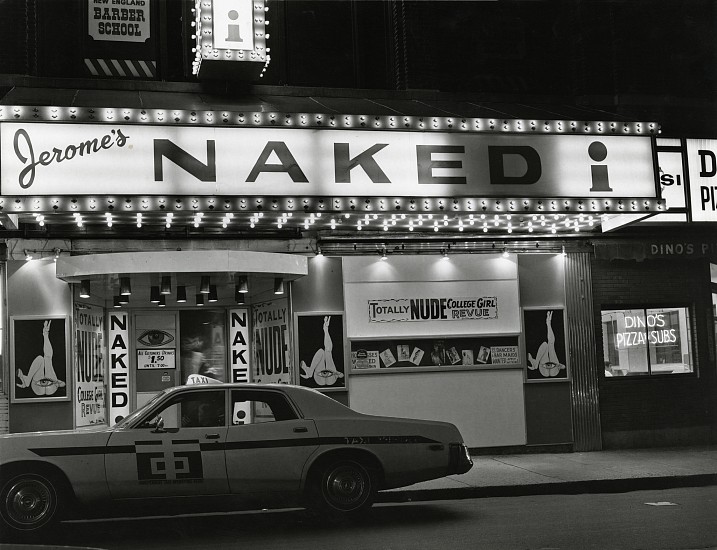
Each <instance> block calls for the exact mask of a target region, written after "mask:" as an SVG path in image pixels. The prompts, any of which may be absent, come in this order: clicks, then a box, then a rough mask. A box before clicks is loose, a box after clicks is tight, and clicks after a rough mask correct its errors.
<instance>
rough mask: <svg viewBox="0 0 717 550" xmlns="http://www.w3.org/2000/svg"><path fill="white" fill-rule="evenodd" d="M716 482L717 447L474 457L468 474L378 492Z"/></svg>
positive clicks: (524, 491) (558, 490)
mask: <svg viewBox="0 0 717 550" xmlns="http://www.w3.org/2000/svg"><path fill="white" fill-rule="evenodd" d="M699 485H717V446H705V447H670V448H657V449H629V450H618V451H595V452H582V453H548V454H512V455H490V456H482V455H481V456H473V468H471V469H470V471H468V472H467V473H465V474H462V475H455V476H449V477H445V478H442V479H436V480H432V481H427V482H424V483H416V484H414V485H410V486H409V487H403V488H400V489H392V490H390V491H385V492H382V493H380V494H379V498H378V501H379V502H404V501H410V500H441V499H456V498H476V497H491V496H518V495H537V494H576V493H609V492H625V491H635V490H642V489H663V488H668V487H688V486H699Z"/></svg>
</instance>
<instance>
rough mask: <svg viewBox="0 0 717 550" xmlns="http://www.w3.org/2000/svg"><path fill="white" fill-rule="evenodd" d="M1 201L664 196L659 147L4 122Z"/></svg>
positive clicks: (614, 141) (635, 139)
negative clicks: (659, 186)
mask: <svg viewBox="0 0 717 550" xmlns="http://www.w3.org/2000/svg"><path fill="white" fill-rule="evenodd" d="M0 141H1V145H0V147H1V151H2V157H1V159H0V166H1V172H0V175H1V180H0V181H1V183H0V185H1V187H0V192H1V193H2V195H7V196H29V195H34V196H39V195H96V194H98V193H102V194H121V195H205V196H206V195H225V196H232V195H234V196H236V195H270V196H286V195H304V196H334V197H350V196H359V197H364V196H370V197H376V196H395V197H408V196H421V197H441V196H453V197H467V196H484V197H490V196H496V197H498V196H518V197H586V198H589V197H606V198H616V199H617V198H623V197H644V198H648V197H655V196H656V185H655V175H654V171H653V156H652V140H651V138H650V137H641V136H602V135H601V136H595V135H550V134H548V135H546V134H542V135H530V136H527V135H515V134H511V135H488V134H460V133H455V132H453V133H450V132H446V133H440V132H431V133H426V132H407V131H406V132H404V131H361V130H358V131H356V130H321V129H318V130H317V129H289V128H215V127H163V126H139V125H121V124H118V125H110V124H101V125H100V124H84V123H75V124H63V123H24V122H22V123H15V122H3V123H2V124H0Z"/></svg>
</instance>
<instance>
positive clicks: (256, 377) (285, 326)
mask: <svg viewBox="0 0 717 550" xmlns="http://www.w3.org/2000/svg"><path fill="white" fill-rule="evenodd" d="M288 311H289V301H288V300H287V299H286V298H281V299H279V300H273V301H271V302H261V303H259V304H256V305H254V306H253V307H252V330H253V333H254V335H253V342H254V349H253V351H252V358H253V363H252V382H257V383H261V384H292V383H294V381H293V380H292V376H293V375H292V368H291V353H290V351H289V350H290V349H291V341H290V335H289V320H288V317H287V315H288Z"/></svg>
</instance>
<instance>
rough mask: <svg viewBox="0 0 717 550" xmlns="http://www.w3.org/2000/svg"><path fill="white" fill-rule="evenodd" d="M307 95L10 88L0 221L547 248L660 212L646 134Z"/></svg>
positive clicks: (388, 96) (2, 110)
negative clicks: (528, 241) (477, 237)
mask: <svg viewBox="0 0 717 550" xmlns="http://www.w3.org/2000/svg"><path fill="white" fill-rule="evenodd" d="M280 92H281V93H280ZM315 92H318V90H307V89H299V90H297V89H292V90H288V91H287V90H284V89H279V88H273V87H256V88H253V89H252V90H251V91H250V93H244V94H241V95H234V96H230V95H229V94H218V93H206V92H202V91H197V90H196V89H193V88H191V87H190V86H186V87H185V89H184V90H182V89H180V90H178V91H175V92H172V93H169V92H159V91H152V90H143V91H116V90H102V89H73V88H66V89H63V88H34V87H26V88H25V87H15V88H13V89H12V90H10V91H9V92H8V93H7V94H6V95H5V97H4V98H3V100H2V102H1V104H0V124H2V125H3V126H5V128H4V130H5V131H3V132H2V139H3V141H2V155H3V158H2V189H0V192H1V193H2V195H0V208H1V210H0V212H1V213H2V214H1V216H2V221H3V225H4V227H5V228H6V230H7V229H9V230H11V231H17V230H19V229H21V228H24V229H26V230H27V228H30V229H31V230H33V231H39V232H43V231H44V232H53V231H55V232H59V233H62V234H66V233H68V232H72V233H74V234H81V235H87V236H90V235H93V234H103V233H105V234H106V233H108V232H109V233H112V234H115V233H118V234H122V232H124V233H125V234H136V233H143V232H147V231H151V232H153V233H154V234H155V235H157V234H159V233H167V234H168V235H169V236H171V235H172V233H176V232H178V231H179V232H182V234H183V235H192V236H193V235H200V234H212V235H216V234H217V233H223V232H224V233H226V232H232V233H234V232H237V233H238V234H242V235H244V234H246V235H247V236H251V235H257V236H262V235H281V234H287V233H290V234H292V235H296V234H303V233H305V232H316V231H322V230H325V231H327V232H341V231H344V232H346V231H352V232H355V231H364V234H365V233H370V232H384V233H385V232H392V233H396V232H405V233H407V234H408V233H411V232H417V233H421V232H426V231H430V232H452V233H455V234H456V235H459V234H460V233H464V232H476V233H488V234H492V233H495V232H500V233H503V234H511V233H514V232H516V233H525V234H526V235H527V234H529V233H536V234H546V235H550V234H556V233H561V234H565V233H573V232H579V231H581V230H582V231H593V230H595V228H597V227H599V226H600V222H601V216H602V215H603V214H605V213H610V214H635V215H642V216H651V215H653V214H655V213H660V212H662V211H663V210H664V204H663V201H662V200H661V199H660V198H659V196H658V193H657V186H656V184H655V167H654V165H653V164H654V163H653V154H652V137H653V136H655V135H656V134H657V133H658V132H659V125H658V124H657V123H656V122H649V121H647V122H645V121H643V122H640V121H629V120H624V119H623V118H622V117H618V116H614V115H612V114H611V113H609V112H607V111H603V110H599V109H587V108H581V107H578V106H575V105H567V104H550V105H546V104H534V105H528V104H508V103H498V102H486V101H475V100H473V99H471V98H467V97H457V96H446V95H443V94H439V93H430V92H422V93H418V92H417V93H412V92H395V93H386V92H384V93H383V94H381V93H379V92H375V93H367V92H366V91H363V90H343V91H337V90H333V91H331V90H329V91H326V90H322V92H323V93H321V94H319V93H315ZM342 92H343V93H342ZM90 144H93V145H92V150H90V149H89V147H90ZM43 155H44V156H43Z"/></svg>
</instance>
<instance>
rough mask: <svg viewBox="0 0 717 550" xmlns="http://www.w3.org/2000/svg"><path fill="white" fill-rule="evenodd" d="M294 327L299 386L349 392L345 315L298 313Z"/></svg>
mask: <svg viewBox="0 0 717 550" xmlns="http://www.w3.org/2000/svg"><path fill="white" fill-rule="evenodd" d="M295 326H296V342H297V354H298V361H297V362H296V363H297V364H298V365H299V372H298V375H299V381H300V385H302V386H306V387H308V388H316V389H317V390H333V389H344V388H346V378H345V377H344V375H345V372H346V369H345V360H344V355H345V350H344V317H343V315H342V314H340V313H311V314H301V313H299V314H296V322H295Z"/></svg>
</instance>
